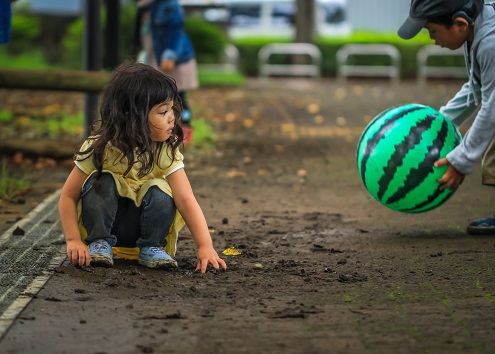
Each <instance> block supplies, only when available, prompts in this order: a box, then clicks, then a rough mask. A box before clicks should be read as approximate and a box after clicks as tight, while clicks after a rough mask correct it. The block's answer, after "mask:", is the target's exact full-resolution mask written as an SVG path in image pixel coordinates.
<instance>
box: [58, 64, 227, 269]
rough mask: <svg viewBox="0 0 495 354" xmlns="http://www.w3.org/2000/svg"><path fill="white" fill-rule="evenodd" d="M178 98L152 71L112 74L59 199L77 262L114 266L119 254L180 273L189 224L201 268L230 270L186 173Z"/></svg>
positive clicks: (135, 68) (139, 67) (123, 69)
mask: <svg viewBox="0 0 495 354" xmlns="http://www.w3.org/2000/svg"><path fill="white" fill-rule="evenodd" d="M177 95H178V94H177V86H176V85H175V81H174V80H173V79H171V78H170V77H168V76H167V75H165V74H163V73H162V72H160V71H159V70H157V69H154V68H153V67H151V66H149V65H146V64H140V63H125V64H122V65H121V66H120V67H118V68H117V69H116V70H115V72H114V73H113V76H112V78H111V79H110V81H109V83H108V85H107V87H106V89H105V91H104V92H103V96H102V102H101V108H100V115H101V121H99V122H97V123H99V126H98V127H96V126H95V127H94V129H93V134H92V135H91V136H90V137H89V138H88V139H87V140H86V141H85V142H84V144H83V145H82V146H81V148H80V149H79V150H78V151H77V152H76V154H75V164H76V166H75V167H74V169H73V170H72V172H71V173H70V175H69V177H68V178H67V181H66V182H65V184H64V186H63V188H62V193H61V196H60V202H59V213H60V219H61V223H62V229H63V232H64V234H65V240H66V243H67V255H68V258H69V261H70V262H71V263H72V264H74V265H76V266H89V265H90V264H91V265H94V266H105V267H111V266H112V265H113V255H112V253H113V254H116V255H118V256H120V257H123V258H128V259H138V261H139V263H140V264H142V265H145V266H147V267H150V268H169V267H177V262H176V261H175V260H174V259H173V258H172V257H171V256H174V255H175V251H176V243H177V234H178V231H179V230H180V229H181V228H182V227H183V226H184V221H185V223H186V224H187V226H188V228H189V230H190V231H191V233H192V235H193V238H194V241H195V242H196V245H197V247H198V254H197V262H198V263H197V267H196V270H197V271H201V272H203V273H204V272H205V271H206V269H207V266H208V264H211V265H212V266H213V267H214V268H215V269H227V266H226V264H225V262H224V261H223V260H222V259H221V258H220V257H219V256H218V254H217V252H216V251H215V249H214V248H213V243H212V239H211V237H210V233H209V231H208V226H207V224H206V220H205V217H204V215H203V212H202V211H201V208H200V206H199V204H198V202H197V201H196V198H195V197H194V194H193V192H192V189H191V185H190V184H189V180H188V179H187V176H186V173H185V172H184V164H183V157H182V154H181V153H180V152H179V149H178V147H179V145H180V144H181V142H182V140H183V137H184V134H183V131H182V129H181V125H180V119H179V117H180V110H181V109H182V107H181V106H180V105H179V104H178V102H179V99H178V96H177ZM87 246H89V248H88V247H87Z"/></svg>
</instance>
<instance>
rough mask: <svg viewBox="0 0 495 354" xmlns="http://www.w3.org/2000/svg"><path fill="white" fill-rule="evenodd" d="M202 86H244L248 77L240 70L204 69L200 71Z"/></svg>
mask: <svg viewBox="0 0 495 354" xmlns="http://www.w3.org/2000/svg"><path fill="white" fill-rule="evenodd" d="M198 76H199V83H200V86H218V87H220V86H242V85H243V84H244V83H245V82H246V78H245V77H244V75H242V74H241V73H239V72H223V71H210V70H202V69H201V68H200V70H199V72H198Z"/></svg>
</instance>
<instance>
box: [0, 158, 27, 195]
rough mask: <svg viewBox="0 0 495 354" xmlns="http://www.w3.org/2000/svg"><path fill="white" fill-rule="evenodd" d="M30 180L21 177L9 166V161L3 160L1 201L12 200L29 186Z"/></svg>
mask: <svg viewBox="0 0 495 354" xmlns="http://www.w3.org/2000/svg"><path fill="white" fill-rule="evenodd" d="M29 185H30V183H29V181H27V180H25V179H22V178H19V176H17V175H15V174H14V173H13V172H12V171H11V170H10V169H9V168H8V167H7V163H6V162H5V161H3V160H2V163H1V165H0V202H2V201H4V200H11V199H12V198H14V197H15V196H16V195H17V194H18V193H19V192H22V191H23V190H26V189H27V188H28V187H29Z"/></svg>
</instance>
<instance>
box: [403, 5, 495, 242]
mask: <svg viewBox="0 0 495 354" xmlns="http://www.w3.org/2000/svg"><path fill="white" fill-rule="evenodd" d="M422 28H426V29H427V30H428V32H429V34H430V38H431V39H433V40H434V41H435V44H436V45H440V46H442V47H445V48H448V49H451V50H456V49H458V48H460V47H464V57H465V60H466V64H467V68H468V69H469V80H468V82H467V83H465V84H464V85H463V86H462V88H461V89H460V91H459V92H458V93H457V94H456V95H455V96H454V98H452V99H451V100H450V101H449V102H448V103H447V104H446V105H445V106H443V107H441V108H440V112H441V113H442V114H443V115H445V116H446V117H447V118H449V119H450V120H451V121H452V122H453V123H454V124H455V125H456V126H459V125H461V124H462V123H464V122H465V121H466V120H467V119H468V118H470V117H471V115H472V114H473V113H475V112H477V113H476V117H475V119H474V121H473V123H472V125H471V127H470V128H469V130H468V131H467V132H466V134H465V135H464V138H463V140H462V142H461V144H459V145H458V146H457V147H456V148H455V149H454V150H453V151H452V152H450V153H449V154H448V155H447V156H446V158H442V159H440V160H439V161H437V162H436V163H435V166H437V167H439V166H444V165H447V166H448V169H447V172H446V173H445V174H444V175H443V176H442V178H440V179H439V183H440V184H441V186H440V188H441V189H445V188H451V189H456V188H457V187H458V186H459V185H460V184H461V183H462V182H463V180H464V177H465V176H466V175H467V174H469V173H471V171H472V170H473V167H474V164H475V163H476V162H477V161H478V160H480V159H482V183H483V184H484V185H489V186H495V139H494V137H495V4H484V2H483V0H412V1H411V8H410V11H409V17H408V18H407V19H406V20H405V21H404V23H403V25H402V26H401V27H400V28H399V30H398V32H397V33H398V35H399V36H400V37H401V38H403V39H411V38H413V37H414V36H416V35H417V34H418V33H419V32H420V31H421V29H422ZM467 232H468V233H469V234H472V235H480V234H495V217H488V218H483V219H480V220H476V221H473V222H472V223H470V224H469V225H468V227H467Z"/></svg>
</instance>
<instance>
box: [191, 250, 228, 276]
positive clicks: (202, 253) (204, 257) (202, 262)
mask: <svg viewBox="0 0 495 354" xmlns="http://www.w3.org/2000/svg"><path fill="white" fill-rule="evenodd" d="M208 264H211V265H212V266H213V268H215V269H216V270H220V269H223V270H226V269H227V264H225V262H224V260H223V259H221V258H220V257H219V256H218V254H217V252H216V251H215V250H214V249H213V247H212V246H203V247H200V248H199V249H198V264H197V266H196V271H197V272H198V271H201V273H205V272H206V268H207V267H208Z"/></svg>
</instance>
